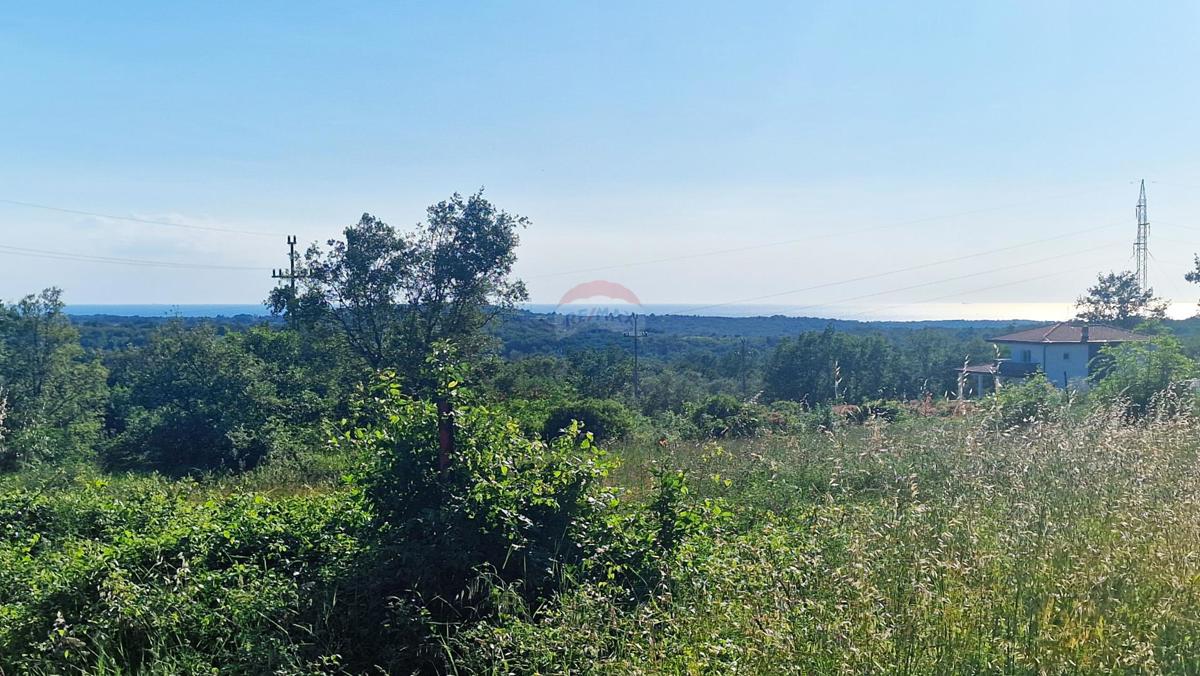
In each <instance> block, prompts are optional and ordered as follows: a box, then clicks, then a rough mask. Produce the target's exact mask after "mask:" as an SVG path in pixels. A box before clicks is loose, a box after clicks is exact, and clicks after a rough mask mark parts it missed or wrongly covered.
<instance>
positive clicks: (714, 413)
mask: <svg viewBox="0 0 1200 676" xmlns="http://www.w3.org/2000/svg"><path fill="white" fill-rule="evenodd" d="M757 413H758V411H756V410H755V408H754V407H752V406H751V405H749V404H743V403H742V402H740V401H738V399H737V398H736V397H734V396H732V395H729V394H714V395H712V396H710V397H708V398H707V399H705V400H704V401H702V402H700V403H699V404H698V405H696V406H695V407H694V408H693V409H692V410H691V419H692V424H694V425H695V426H696V430H697V431H698V432H699V434H700V435H701V436H702V437H704V438H709V439H724V438H741V437H751V436H754V435H755V434H756V433H757V432H758V429H759V426H760V424H761V421H760V420H759V418H758V415H757Z"/></svg>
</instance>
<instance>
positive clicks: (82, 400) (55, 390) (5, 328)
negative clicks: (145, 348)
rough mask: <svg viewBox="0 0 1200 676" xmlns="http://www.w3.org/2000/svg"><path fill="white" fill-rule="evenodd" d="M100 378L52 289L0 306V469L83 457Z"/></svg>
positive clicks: (93, 431)
mask: <svg viewBox="0 0 1200 676" xmlns="http://www.w3.org/2000/svg"><path fill="white" fill-rule="evenodd" d="M106 375H107V374H106V371H105V369H104V367H103V366H101V365H100V363H99V361H98V360H96V359H95V358H89V356H88V355H86V354H85V353H84V351H83V348H82V347H80V345H79V333H78V331H76V330H75V328H74V327H73V326H72V325H71V322H70V320H69V319H68V318H67V316H66V315H65V314H64V313H63V301H62V292H61V291H60V290H59V289H54V288H51V289H46V290H44V291H42V292H41V293H40V294H38V295H36V296H34V295H30V296H26V297H25V298H23V299H21V300H20V301H19V302H17V303H15V304H13V305H9V306H4V305H3V304H0V390H3V391H4V393H5V398H6V401H7V409H8V410H7V421H6V426H7V428H8V434H7V438H6V440H4V441H3V444H2V445H0V469H11V468H13V467H15V466H16V465H18V464H22V463H23V464H28V463H31V462H36V461H38V460H43V459H47V458H55V457H58V458H61V457H63V456H66V455H70V454H77V455H78V454H83V453H85V452H87V451H88V450H89V449H90V447H91V446H92V445H93V444H94V443H95V442H96V441H97V440H98V438H99V434H100V428H101V416H102V413H103V410H104V404H105V401H106V398H107V396H108V392H107V388H106V386H105V377H106Z"/></svg>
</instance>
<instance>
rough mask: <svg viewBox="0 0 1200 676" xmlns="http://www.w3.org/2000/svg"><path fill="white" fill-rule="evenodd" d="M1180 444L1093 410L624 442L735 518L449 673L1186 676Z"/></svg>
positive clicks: (1197, 437)
mask: <svg viewBox="0 0 1200 676" xmlns="http://www.w3.org/2000/svg"><path fill="white" fill-rule="evenodd" d="M1198 441H1200V426H1197V424H1196V423H1195V421H1193V420H1190V419H1184V418H1181V419H1175V420H1164V421H1155V422H1150V423H1147V424H1144V425H1137V426H1130V425H1127V424H1124V423H1122V422H1120V421H1119V420H1117V419H1115V418H1114V417H1111V416H1106V415H1099V414H1097V415H1091V416H1089V417H1085V418H1082V419H1080V418H1068V419H1066V420H1063V421H1060V422H1056V423H1048V424H1038V425H1034V426H1032V427H1029V428H1026V429H1016V430H1009V431H995V430H989V429H988V428H986V427H985V426H982V425H981V424H979V423H977V422H972V421H962V420H950V421H946V420H942V421H921V422H915V423H907V424H897V425H892V426H868V427H866V428H856V429H851V430H848V431H845V432H842V433H837V434H833V435H828V436H824V437H822V436H812V437H805V438H800V439H786V438H784V439H781V438H764V439H757V440H753V441H749V442H741V443H736V444H730V445H727V446H726V447H725V448H724V451H725V452H723V453H720V452H716V451H715V449H714V448H713V447H711V446H710V447H708V448H698V447H686V446H685V447H677V448H671V449H667V450H665V451H664V450H661V449H657V448H653V449H651V448H627V449H622V452H623V455H624V456H625V457H626V465H625V468H624V469H623V470H622V471H621V474H620V476H619V477H618V478H619V480H620V481H621V482H623V483H625V484H627V485H629V486H630V487H631V488H633V489H634V490H638V489H641V488H647V487H648V485H649V479H648V477H649V472H647V471H645V470H646V468H647V467H650V466H653V465H655V464H661V465H675V464H681V465H684V466H689V467H691V468H692V471H691V474H692V475H693V477H694V478H695V479H696V480H694V484H695V485H696V486H697V488H698V489H699V490H700V491H702V492H706V493H711V494H714V495H716V494H719V495H722V496H723V497H724V498H725V499H726V500H727V502H728V504H730V505H733V510H734V512H735V514H736V517H735V518H734V520H733V521H732V522H731V523H729V524H727V525H725V526H723V527H721V528H719V529H716V530H715V531H713V532H711V533H710V534H709V535H707V536H704V537H699V538H695V539H693V541H692V542H691V543H690V544H689V546H688V547H687V548H685V550H684V551H683V552H682V555H681V557H680V559H679V561H678V563H677V564H676V566H675V569H674V570H673V571H672V576H671V580H670V582H668V583H664V584H663V585H662V586H661V587H660V588H659V589H657V590H656V592H655V593H654V594H652V595H651V596H650V597H648V598H646V599H643V600H641V601H639V602H635V601H632V600H630V599H629V598H628V597H627V596H625V595H623V594H622V593H621V592H620V591H618V590H610V589H605V588H603V586H594V585H593V586H584V587H581V588H578V589H575V590H573V591H570V592H568V593H566V594H565V595H564V597H563V598H562V599H561V602H560V603H558V604H556V605H553V606H550V607H549V608H546V609H544V610H543V611H542V612H539V613H533V614H529V613H524V614H523V613H521V612H514V613H513V614H511V615H510V616H509V617H508V618H507V620H506V621H505V622H503V623H501V624H500V625H499V626H498V627H491V626H488V627H481V628H479V629H477V630H476V631H474V632H471V633H469V634H467V635H464V636H460V637H458V638H457V639H455V640H453V641H451V645H450V648H451V650H452V652H454V653H455V654H456V656H457V664H458V665H459V667H458V669H459V671H460V672H461V673H468V672H480V671H486V672H489V673H532V672H541V673H552V672H561V671H594V672H598V673H614V674H615V673H748V674H749V673H846V674H858V673H907V674H927V673H947V674H949V673H980V672H987V673H1070V672H1076V673H1096V672H1130V673H1159V672H1170V673H1196V672H1200V481H1198V480H1200V464H1198V461H1197V448H1198ZM712 475H719V477H720V479H721V480H720V481H714V480H712V479H711V477H712ZM702 478H707V480H705V479H702ZM726 479H727V480H728V482H729V483H728V485H726V483H725V480H726Z"/></svg>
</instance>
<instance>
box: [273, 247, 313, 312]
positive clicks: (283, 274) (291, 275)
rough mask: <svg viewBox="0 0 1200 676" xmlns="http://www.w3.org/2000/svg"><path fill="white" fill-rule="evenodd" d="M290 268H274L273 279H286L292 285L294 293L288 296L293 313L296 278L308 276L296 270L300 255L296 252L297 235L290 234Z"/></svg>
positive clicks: (289, 310) (289, 307)
mask: <svg viewBox="0 0 1200 676" xmlns="http://www.w3.org/2000/svg"><path fill="white" fill-rule="evenodd" d="M287 243H288V268H287V270H283V269H272V270H271V279H286V280H288V284H289V285H290V286H291V290H292V293H291V294H290V295H289V296H288V314H289V315H290V314H291V313H292V309H293V305H294V304H295V302H296V280H297V279H304V277H305V276H306V275H305V274H304V272H303V271H301V272H296V260H297V259H298V258H299V256H298V255H297V254H296V236H295V235H288V238H287Z"/></svg>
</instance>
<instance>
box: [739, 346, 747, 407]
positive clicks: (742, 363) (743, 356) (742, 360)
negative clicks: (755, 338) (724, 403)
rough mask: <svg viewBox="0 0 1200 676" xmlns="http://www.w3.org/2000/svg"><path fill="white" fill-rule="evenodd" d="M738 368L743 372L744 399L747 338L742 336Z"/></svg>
mask: <svg viewBox="0 0 1200 676" xmlns="http://www.w3.org/2000/svg"><path fill="white" fill-rule="evenodd" d="M738 370H740V371H741V372H742V399H745V398H746V338H745V336H743V337H742V353H741V358H740V359H739V360H738Z"/></svg>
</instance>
